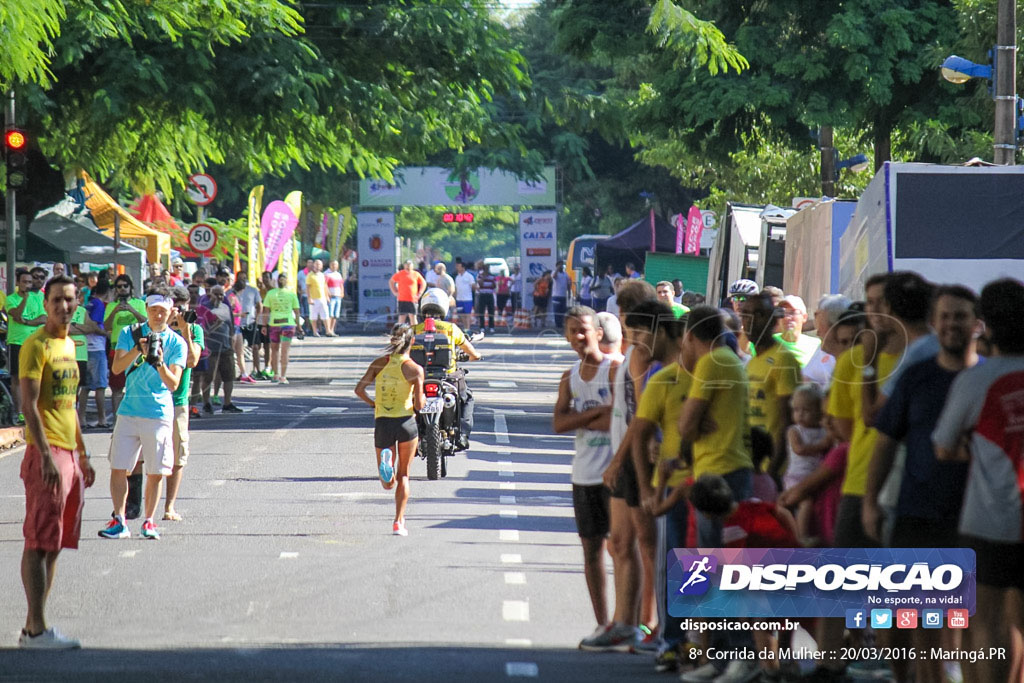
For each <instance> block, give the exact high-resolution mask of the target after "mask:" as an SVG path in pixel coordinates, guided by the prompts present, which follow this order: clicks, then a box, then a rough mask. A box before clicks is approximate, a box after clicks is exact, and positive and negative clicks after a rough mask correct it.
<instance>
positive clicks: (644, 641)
mask: <svg viewBox="0 0 1024 683" xmlns="http://www.w3.org/2000/svg"><path fill="white" fill-rule="evenodd" d="M639 628H640V640H638V641H637V643H636V651H637V652H643V653H645V654H651V655H653V654H657V653H659V652H661V650H662V648H663V647H664V646H665V641H664V640H662V639H661V638H659V637H658V634H657V633H653V632H652V631H651V629H649V628H647V626H646V625H645V624H640V627H639Z"/></svg>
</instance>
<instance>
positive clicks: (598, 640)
mask: <svg viewBox="0 0 1024 683" xmlns="http://www.w3.org/2000/svg"><path fill="white" fill-rule="evenodd" d="M639 640H640V638H639V637H638V635H637V628H636V627H635V626H630V625H629V624H616V623H613V624H609V625H607V626H606V628H605V629H604V630H603V631H600V632H595V633H594V634H593V635H591V636H590V637H588V638H584V639H583V640H581V641H580V649H581V650H587V651H588V652H632V651H633V649H634V648H635V647H636V644H637V641H639Z"/></svg>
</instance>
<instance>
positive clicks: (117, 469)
mask: <svg viewBox="0 0 1024 683" xmlns="http://www.w3.org/2000/svg"><path fill="white" fill-rule="evenodd" d="M119 279H120V278H119ZM145 303H146V316H147V321H146V322H144V323H141V324H138V325H131V326H130V327H126V328H124V329H123V330H121V333H120V334H119V335H118V337H117V345H116V347H115V351H114V362H113V364H112V365H111V368H110V371H111V373H112V375H119V374H121V373H124V375H125V394H124V399H123V400H122V401H121V403H120V405H119V406H118V408H117V422H116V423H115V425H114V435H113V438H112V439H111V442H110V454H109V458H110V497H111V500H112V501H113V503H114V519H112V520H111V521H110V523H109V524H108V525H107V527H106V528H105V529H103V530H101V531H100V532H99V534H100V536H102V537H103V538H128V537H129V536H131V532H129V531H128V527H127V525H126V524H125V505H126V502H127V500H126V499H127V496H128V473H129V472H131V471H132V470H133V469H135V465H136V464H137V462H138V460H139V455H140V454H141V455H142V458H143V460H144V462H145V469H146V498H145V510H146V511H145V521H144V522H143V524H142V537H143V538H148V539H158V538H160V534H159V532H158V531H157V528H156V525H155V524H154V523H153V515H154V514H155V513H156V506H157V503H159V502H160V486H161V484H163V479H164V477H166V476H169V475H170V474H171V473H172V472H173V470H174V459H175V458H174V448H173V440H172V434H173V431H174V427H173V423H174V400H173V397H172V392H173V391H174V390H175V389H177V388H178V384H179V383H180V382H181V374H182V371H183V370H184V368H185V361H186V355H187V350H186V345H185V341H184V340H183V339H182V337H181V336H179V335H178V334H176V333H174V332H173V331H171V329H170V328H168V326H167V324H168V322H169V320H170V319H171V318H172V313H171V309H172V307H173V305H174V302H173V301H172V300H171V299H170V297H168V291H167V288H166V287H158V288H156V289H154V290H153V293H152V294H150V295H149V296H148V297H146V302H145Z"/></svg>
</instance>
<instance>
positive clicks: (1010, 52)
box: [993, 0, 1017, 166]
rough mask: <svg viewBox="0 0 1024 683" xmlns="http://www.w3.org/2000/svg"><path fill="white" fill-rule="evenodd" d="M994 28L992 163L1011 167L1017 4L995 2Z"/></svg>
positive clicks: (1014, 143) (1014, 129)
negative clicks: (995, 19) (994, 122)
mask: <svg viewBox="0 0 1024 683" xmlns="http://www.w3.org/2000/svg"><path fill="white" fill-rule="evenodd" d="M997 16H998V24H997V28H996V54H995V67H996V73H995V89H996V92H995V101H996V125H995V144H994V145H993V147H994V155H993V160H994V161H995V162H996V163H997V164H999V165H1001V166H1012V165H1013V164H1014V163H1015V161H1016V158H1015V157H1016V152H1017V120H1016V119H1017V113H1016V109H1017V2H1016V0H999V8H998V15H997Z"/></svg>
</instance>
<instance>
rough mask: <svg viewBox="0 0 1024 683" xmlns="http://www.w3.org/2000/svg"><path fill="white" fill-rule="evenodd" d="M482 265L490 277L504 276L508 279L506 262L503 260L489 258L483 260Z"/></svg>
mask: <svg viewBox="0 0 1024 683" xmlns="http://www.w3.org/2000/svg"><path fill="white" fill-rule="evenodd" d="M484 265H485V266H487V269H488V270H490V271H491V275H504V276H505V277H508V274H509V269H508V262H507V261H506V260H505V259H503V258H497V257H493V256H492V257H491V258H485V259H484Z"/></svg>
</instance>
